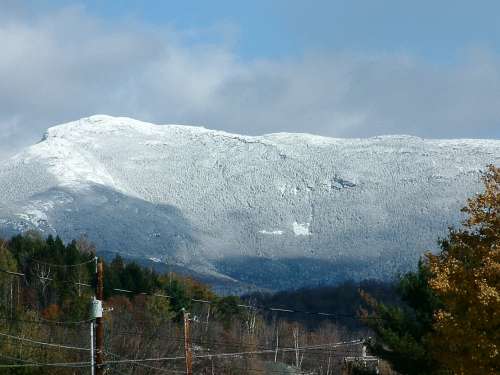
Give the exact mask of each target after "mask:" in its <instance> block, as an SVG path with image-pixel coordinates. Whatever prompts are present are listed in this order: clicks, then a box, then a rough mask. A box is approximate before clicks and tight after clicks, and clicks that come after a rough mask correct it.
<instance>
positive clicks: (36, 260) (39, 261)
mask: <svg viewBox="0 0 500 375" xmlns="http://www.w3.org/2000/svg"><path fill="white" fill-rule="evenodd" d="M30 260H32V261H33V262H35V263H38V264H42V265H44V266H49V267H61V268H72V267H80V266H83V265H85V264H89V263H92V262H96V261H97V257H94V258H92V259H89V260H87V261H85V262H82V263H76V264H54V263H48V262H44V261H41V260H38V259H34V258H30Z"/></svg>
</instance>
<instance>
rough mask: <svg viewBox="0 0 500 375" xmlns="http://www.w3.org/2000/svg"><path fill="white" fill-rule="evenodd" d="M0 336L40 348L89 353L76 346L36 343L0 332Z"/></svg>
mask: <svg viewBox="0 0 500 375" xmlns="http://www.w3.org/2000/svg"><path fill="white" fill-rule="evenodd" d="M0 336H3V337H7V338H9V339H12V340H18V341H23V342H29V343H32V344H37V345H42V346H48V347H53V348H58V349H69V350H83V351H90V349H89V348H80V347H76V346H70V345H62V344H52V343H49V342H43V341H37V340H33V339H29V338H25V337H18V336H12V335H9V334H7V333H2V332H0Z"/></svg>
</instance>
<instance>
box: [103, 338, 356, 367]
mask: <svg viewBox="0 0 500 375" xmlns="http://www.w3.org/2000/svg"><path fill="white" fill-rule="evenodd" d="M363 341H364V340H362V339H358V340H352V341H341V342H337V343H330V344H321V345H312V346H302V347H297V348H273V349H266V350H253V351H245V352H232V353H214V354H201V355H196V354H195V353H193V359H195V358H220V357H239V356H243V355H258V354H270V353H275V352H276V351H278V352H295V351H304V350H314V349H319V348H321V349H324V348H337V347H340V346H344V345H358V344H360V343H362V342H363ZM185 358H186V357H185V356H176V357H159V358H144V359H123V360H115V361H106V362H104V364H115V363H134V362H164V361H176V360H181V359H185Z"/></svg>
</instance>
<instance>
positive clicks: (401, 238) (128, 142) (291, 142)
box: [0, 115, 500, 289]
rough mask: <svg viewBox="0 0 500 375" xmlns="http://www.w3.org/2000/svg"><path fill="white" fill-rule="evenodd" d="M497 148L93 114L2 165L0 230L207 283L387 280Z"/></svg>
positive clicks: (423, 246) (428, 244)
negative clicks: (34, 234)
mask: <svg viewBox="0 0 500 375" xmlns="http://www.w3.org/2000/svg"><path fill="white" fill-rule="evenodd" d="M490 163H493V164H498V163H500V141H497V140H426V139H420V138H416V137H408V136H384V137H375V138H369V139H336V138H327V137H320V136H313V135H309V134H290V133H278V134H268V135H263V136H258V137H254V136H243V135H237V134H230V133H226V132H222V131H214V130H208V129H205V128H201V127H192V126H181V125H161V126H160V125H153V124H149V123H145V122H140V121H136V120H133V119H129V118H117V117H110V116H103V115H99V116H92V117H89V118H84V119H81V120H78V121H75V122H70V123H67V124H63V125H59V126H55V127H52V128H50V129H48V131H47V132H46V134H45V135H44V137H43V139H42V140H41V141H40V142H39V143H37V144H35V145H33V146H31V147H29V148H27V149H26V150H24V151H23V152H21V153H20V154H18V155H16V156H14V157H12V158H10V159H8V160H6V161H4V162H2V163H0V196H1V197H2V199H1V200H0V234H4V235H8V234H12V233H16V232H20V231H25V230H28V229H37V230H40V231H42V232H43V233H45V234H49V233H52V234H55V233H57V234H58V235H60V236H61V237H62V238H63V239H66V240H69V239H73V238H78V237H80V236H81V235H87V236H88V238H89V239H90V240H92V241H93V242H94V243H95V244H96V245H97V248H98V249H99V250H102V251H110V252H119V253H122V254H124V255H126V256H131V257H138V258H148V259H152V260H154V261H155V262H162V263H166V264H168V265H171V266H176V267H181V268H182V269H184V270H186V271H187V272H193V273H196V274H198V275H205V276H207V277H211V278H212V279H213V280H215V281H214V283H215V284H216V285H222V284H224V283H228V282H229V283H234V285H256V286H258V287H261V288H269V289H280V288H289V287H297V286H300V285H307V284H318V283H335V282H338V281H341V280H345V279H348V278H354V279H359V278H365V277H377V278H388V277H391V276H392V275H394V274H395V273H396V272H402V271H405V270H407V269H408V268H409V267H411V265H414V264H416V262H415V261H416V259H417V258H419V257H420V256H421V254H422V253H423V252H424V251H426V250H429V249H434V248H435V247H436V246H435V243H436V240H437V239H438V237H439V236H441V235H443V234H445V231H446V228H447V227H448V226H450V225H455V224H457V223H458V222H459V220H460V216H459V208H460V207H461V206H463V205H464V203H465V200H466V198H468V197H470V196H471V195H472V194H474V193H475V192H476V191H477V190H478V189H480V188H481V184H480V180H479V178H480V175H481V170H484V169H485V167H486V165H487V164H490Z"/></svg>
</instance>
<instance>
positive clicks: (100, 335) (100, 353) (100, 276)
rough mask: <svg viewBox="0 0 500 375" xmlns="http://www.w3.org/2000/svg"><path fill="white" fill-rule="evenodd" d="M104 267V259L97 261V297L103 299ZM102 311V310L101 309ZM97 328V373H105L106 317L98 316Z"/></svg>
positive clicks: (102, 374)
mask: <svg viewBox="0 0 500 375" xmlns="http://www.w3.org/2000/svg"><path fill="white" fill-rule="evenodd" d="M103 289H104V267H103V264H102V260H101V259H99V261H98V263H97V285H96V291H95V294H96V298H97V300H99V301H101V303H102V301H103V299H104V295H103V294H104V290H103ZM101 311H102V310H101ZM95 323H96V330H95V346H96V351H95V353H96V355H95V374H96V375H104V317H103V316H102V313H101V316H100V317H96V319H95Z"/></svg>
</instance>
